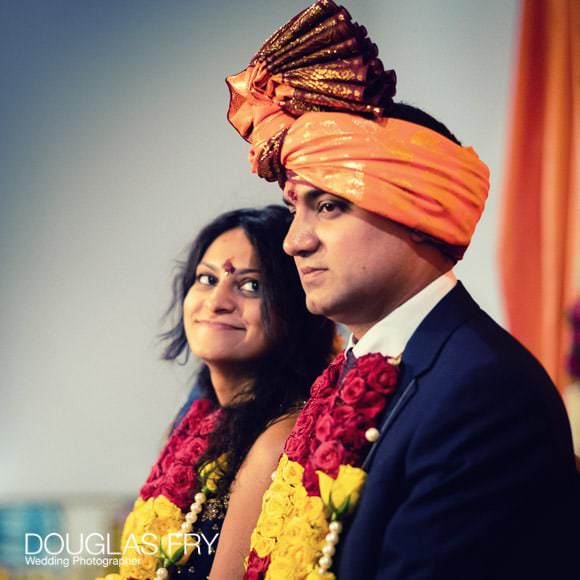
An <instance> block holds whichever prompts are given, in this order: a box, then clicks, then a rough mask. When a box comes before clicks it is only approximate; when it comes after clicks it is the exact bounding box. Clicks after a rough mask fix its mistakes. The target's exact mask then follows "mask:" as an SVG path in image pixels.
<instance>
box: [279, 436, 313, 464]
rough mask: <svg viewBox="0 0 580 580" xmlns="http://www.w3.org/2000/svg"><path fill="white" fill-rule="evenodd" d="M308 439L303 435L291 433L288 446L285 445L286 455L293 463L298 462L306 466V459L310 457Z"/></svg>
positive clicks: (287, 441) (287, 442)
mask: <svg viewBox="0 0 580 580" xmlns="http://www.w3.org/2000/svg"><path fill="white" fill-rule="evenodd" d="M307 450H308V444H307V438H306V437H304V436H303V435H302V434H301V433H291V434H290V436H289V437H288V439H287V440H286V444H285V445H284V453H286V455H287V456H288V459H290V460H291V461H297V462H298V463H300V465H304V462H305V460H306V459H305V458H306V456H307V455H308V454H307Z"/></svg>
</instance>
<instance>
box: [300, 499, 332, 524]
mask: <svg viewBox="0 0 580 580" xmlns="http://www.w3.org/2000/svg"><path fill="white" fill-rule="evenodd" d="M299 505H300V508H298V506H297V509H299V510H300V512H301V515H302V516H303V517H304V518H306V520H307V521H308V523H309V524H311V525H313V526H317V527H322V526H324V525H325V524H326V518H325V517H324V504H323V503H322V500H321V499H320V498H319V497H317V496H307V497H306V498H304V500H303V501H302V502H300V504H299Z"/></svg>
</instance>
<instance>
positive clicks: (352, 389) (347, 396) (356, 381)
mask: <svg viewBox="0 0 580 580" xmlns="http://www.w3.org/2000/svg"><path fill="white" fill-rule="evenodd" d="M349 374H350V373H349ZM365 391H366V385H365V382H364V381H363V380H362V379H361V378H360V377H354V378H352V379H351V380H345V382H344V384H343V386H342V389H341V391H340V398H341V399H342V400H343V401H344V402H345V403H346V404H348V405H354V404H355V403H356V402H357V401H359V400H360V399H361V397H362V396H363V395H364V393H365Z"/></svg>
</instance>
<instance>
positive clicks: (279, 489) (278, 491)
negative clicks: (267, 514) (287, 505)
mask: <svg viewBox="0 0 580 580" xmlns="http://www.w3.org/2000/svg"><path fill="white" fill-rule="evenodd" d="M291 493H292V487H291V486H289V485H288V484H287V483H284V482H282V481H273V482H272V483H271V484H270V486H269V487H268V489H267V490H266V493H264V501H263V505H265V502H266V501H269V500H270V498H272V497H285V496H288V495H290V494H291Z"/></svg>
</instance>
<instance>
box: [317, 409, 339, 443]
mask: <svg viewBox="0 0 580 580" xmlns="http://www.w3.org/2000/svg"><path fill="white" fill-rule="evenodd" d="M336 435H337V426H336V424H335V422H334V419H333V418H332V417H331V416H330V415H329V414H325V415H322V417H320V418H319V419H318V421H316V438H317V439H318V440H319V441H327V440H328V439H330V438H331V437H333V436H336Z"/></svg>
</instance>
